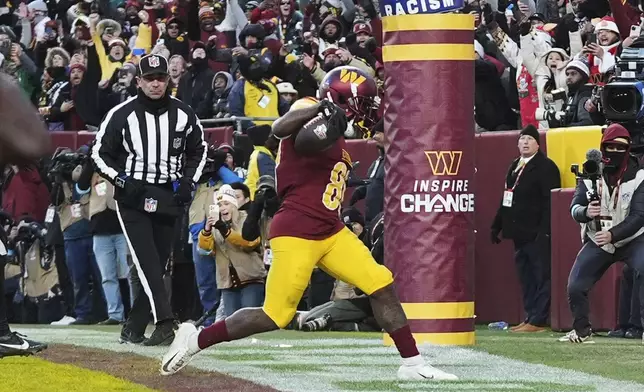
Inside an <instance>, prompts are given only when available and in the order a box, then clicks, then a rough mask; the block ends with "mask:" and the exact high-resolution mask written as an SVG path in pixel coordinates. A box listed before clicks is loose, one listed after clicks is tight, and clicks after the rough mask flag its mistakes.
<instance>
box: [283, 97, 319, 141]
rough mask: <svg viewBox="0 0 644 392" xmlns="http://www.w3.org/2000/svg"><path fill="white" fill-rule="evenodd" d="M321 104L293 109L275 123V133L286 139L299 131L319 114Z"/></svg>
mask: <svg viewBox="0 0 644 392" xmlns="http://www.w3.org/2000/svg"><path fill="white" fill-rule="evenodd" d="M319 110H320V104H319V103H318V104H315V105H312V106H309V107H305V108H302V109H297V110H292V111H290V112H288V113H286V114H285V115H283V116H282V117H280V118H278V119H277V120H276V121H275V122H274V123H273V134H274V135H275V137H277V138H278V139H285V138H287V137H289V136H291V135H293V134H295V133H297V131H299V130H300V129H301V128H302V127H303V126H304V124H306V123H307V122H308V121H309V120H310V119H312V118H313V117H315V116H317V115H318V111H319Z"/></svg>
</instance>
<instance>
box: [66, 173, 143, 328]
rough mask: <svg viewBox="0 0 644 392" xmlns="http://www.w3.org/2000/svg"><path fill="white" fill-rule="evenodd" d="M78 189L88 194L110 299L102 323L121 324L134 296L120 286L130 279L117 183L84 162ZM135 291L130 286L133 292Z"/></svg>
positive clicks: (97, 254) (98, 259) (95, 244)
mask: <svg viewBox="0 0 644 392" xmlns="http://www.w3.org/2000/svg"><path fill="white" fill-rule="evenodd" d="M76 190H77V192H78V193H79V194H82V195H88V196H89V207H88V208H89V214H88V216H89V219H90V223H89V229H90V232H91V233H92V235H93V250H94V256H95V257H96V263H97V264H98V268H99V270H100V271H101V278H102V286H103V292H104V293H105V300H106V302H107V316H108V318H107V319H106V320H103V321H101V322H100V323H99V324H101V325H119V324H121V323H123V322H124V321H125V308H124V306H123V301H124V299H125V300H126V301H128V303H129V304H130V305H131V304H132V299H131V298H125V296H123V295H121V289H120V285H119V280H125V279H128V278H129V276H130V267H129V266H128V263H127V256H128V254H129V251H128V247H127V240H126V239H125V235H124V234H123V230H122V229H121V225H120V224H119V220H118V216H117V215H116V206H115V203H114V186H113V185H112V184H111V183H109V182H108V181H107V180H106V179H104V178H103V177H101V176H100V175H99V174H98V173H96V172H95V171H94V167H93V165H92V162H91V161H88V162H86V163H85V164H84V165H83V171H82V172H81V174H80V176H79V179H78V182H77V183H76ZM128 280H129V279H128ZM130 282H131V280H130ZM135 292H136V290H134V289H130V293H135Z"/></svg>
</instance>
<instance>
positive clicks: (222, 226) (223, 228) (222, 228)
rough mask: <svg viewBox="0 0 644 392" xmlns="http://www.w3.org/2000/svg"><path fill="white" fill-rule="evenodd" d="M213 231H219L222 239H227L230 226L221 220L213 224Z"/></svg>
mask: <svg viewBox="0 0 644 392" xmlns="http://www.w3.org/2000/svg"><path fill="white" fill-rule="evenodd" d="M215 229H217V230H219V232H220V233H221V235H222V237H224V238H227V237H228V236H229V235H230V226H228V224H227V223H226V222H224V221H222V220H221V219H220V220H218V221H217V222H215Z"/></svg>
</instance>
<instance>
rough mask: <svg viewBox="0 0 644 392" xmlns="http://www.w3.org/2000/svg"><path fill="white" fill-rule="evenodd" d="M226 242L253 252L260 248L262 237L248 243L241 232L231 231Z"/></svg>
mask: <svg viewBox="0 0 644 392" xmlns="http://www.w3.org/2000/svg"><path fill="white" fill-rule="evenodd" d="M226 241H228V242H230V243H231V244H232V245H235V246H239V247H240V248H243V249H244V250H253V249H255V248H257V247H258V246H259V244H260V241H261V240H260V237H257V238H255V239H254V240H253V241H246V240H245V239H244V238H243V237H242V235H241V234H240V233H239V232H237V231H235V230H231V231H230V234H229V235H228V237H226Z"/></svg>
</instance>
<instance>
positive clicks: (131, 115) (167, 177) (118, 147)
mask: <svg viewBox="0 0 644 392" xmlns="http://www.w3.org/2000/svg"><path fill="white" fill-rule="evenodd" d="M166 108H167V110H165V111H164V110H161V111H159V112H158V113H155V111H154V110H153V109H150V108H147V107H146V105H145V102H144V101H142V100H141V99H140V98H138V97H137V96H134V97H132V98H130V99H128V100H126V101H125V102H123V103H121V104H120V105H117V106H116V107H114V108H113V109H112V110H110V111H109V112H108V113H107V115H106V116H105V118H104V119H103V122H102V123H101V126H100V129H99V131H98V134H97V135H96V143H95V144H94V148H93V149H92V159H93V161H94V163H95V165H96V167H97V168H98V170H99V171H100V172H101V174H102V175H103V176H105V177H106V178H108V179H109V180H110V181H112V182H114V180H115V178H116V177H119V176H120V175H122V174H125V175H126V176H128V177H131V178H134V179H137V180H142V181H145V182H147V183H151V184H166V183H169V182H172V181H175V180H177V179H179V178H181V177H183V176H185V177H188V178H190V179H192V180H193V181H195V182H196V181H198V180H199V177H201V172H202V170H203V167H204V165H205V163H206V154H207V150H208V148H207V143H206V142H205V140H204V133H203V128H202V126H201V124H200V123H199V120H198V119H197V116H196V115H195V113H194V111H193V110H192V108H190V106H188V105H187V104H185V103H183V102H182V101H180V100H178V99H176V98H170V100H169V103H168V105H167V107H166Z"/></svg>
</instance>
